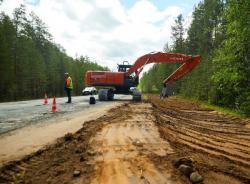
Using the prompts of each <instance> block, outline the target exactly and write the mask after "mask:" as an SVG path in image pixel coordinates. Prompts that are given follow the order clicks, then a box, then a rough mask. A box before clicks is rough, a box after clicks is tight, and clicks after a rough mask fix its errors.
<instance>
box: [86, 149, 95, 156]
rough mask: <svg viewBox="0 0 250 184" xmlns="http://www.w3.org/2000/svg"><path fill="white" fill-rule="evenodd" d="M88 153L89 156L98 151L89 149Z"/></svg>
mask: <svg viewBox="0 0 250 184" xmlns="http://www.w3.org/2000/svg"><path fill="white" fill-rule="evenodd" d="M87 154H88V155H89V156H95V154H96V153H95V152H94V151H90V150H89V151H88V152H87Z"/></svg>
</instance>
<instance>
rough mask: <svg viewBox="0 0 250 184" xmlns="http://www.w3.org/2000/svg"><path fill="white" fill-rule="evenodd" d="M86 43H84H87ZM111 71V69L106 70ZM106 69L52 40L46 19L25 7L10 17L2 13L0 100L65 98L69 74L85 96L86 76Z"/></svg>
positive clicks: (77, 89) (78, 92)
mask: <svg viewBox="0 0 250 184" xmlns="http://www.w3.org/2000/svg"><path fill="white" fill-rule="evenodd" d="M83 41H84V40H83ZM105 69H107V68H105ZM87 70H104V68H103V67H101V66H100V65H98V64H96V63H95V62H91V61H90V59H89V58H88V57H86V56H85V57H82V56H81V57H79V58H77V59H73V58H71V57H69V56H68V55H67V54H66V53H65V50H64V49H63V48H62V47H61V46H60V45H58V44H56V43H54V42H53V41H52V35H51V34H50V33H49V32H48V29H47V27H46V25H45V24H44V23H43V22H42V20H41V19H40V18H39V17H38V16H37V15H35V14H34V13H33V12H31V13H30V14H29V15H27V13H26V10H25V6H23V5H21V6H20V7H18V8H16V9H15V10H14V12H13V18H10V17H9V16H8V15H6V14H5V13H4V12H1V14H0V92H1V93H0V101H2V102H3V101H13V100H23V99H32V98H42V97H43V95H44V93H45V92H47V93H48V95H49V96H52V95H56V96H62V95H64V91H63V89H64V73H65V72H69V73H70V75H71V77H72V79H73V84H74V90H73V94H75V95H79V94H81V91H82V89H83V88H84V73H85V72H86V71H87Z"/></svg>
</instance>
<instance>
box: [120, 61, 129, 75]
mask: <svg viewBox="0 0 250 184" xmlns="http://www.w3.org/2000/svg"><path fill="white" fill-rule="evenodd" d="M131 66H132V65H130V64H129V63H128V61H123V64H121V65H118V72H127V71H128V69H129V68H130V67H131Z"/></svg>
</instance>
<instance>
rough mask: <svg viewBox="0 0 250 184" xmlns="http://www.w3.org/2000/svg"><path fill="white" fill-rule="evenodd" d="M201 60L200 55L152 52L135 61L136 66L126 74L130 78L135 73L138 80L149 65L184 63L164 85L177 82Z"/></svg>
mask: <svg viewBox="0 0 250 184" xmlns="http://www.w3.org/2000/svg"><path fill="white" fill-rule="evenodd" d="M200 60H201V56H199V55H198V56H188V55H184V54H178V53H163V52H151V53H149V54H146V55H143V56H141V57H139V58H138V59H137V60H136V61H135V63H134V65H133V66H132V67H131V68H130V69H129V70H128V71H127V72H126V75H127V76H129V75H131V74H132V73H135V74H136V76H135V78H137V77H138V76H139V74H140V72H141V71H142V70H143V67H144V66H145V65H146V64H149V63H174V62H179V63H183V64H182V65H181V66H180V67H179V68H178V69H177V70H175V71H174V72H173V73H172V74H170V76H169V77H167V78H166V79H165V80H164V81H163V83H164V84H166V83H169V82H172V81H175V80H177V79H179V78H181V77H182V76H184V75H185V74H187V73H188V72H190V71H191V70H192V69H193V68H195V67H196V66H197V65H198V64H199V63H200Z"/></svg>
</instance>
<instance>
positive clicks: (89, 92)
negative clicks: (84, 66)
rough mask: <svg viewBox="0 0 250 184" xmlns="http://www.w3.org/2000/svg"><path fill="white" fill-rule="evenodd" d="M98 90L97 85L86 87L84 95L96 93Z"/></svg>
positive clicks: (83, 91)
mask: <svg viewBox="0 0 250 184" xmlns="http://www.w3.org/2000/svg"><path fill="white" fill-rule="evenodd" d="M95 94H97V90H96V88H95V87H86V88H84V89H83V90H82V95H95Z"/></svg>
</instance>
